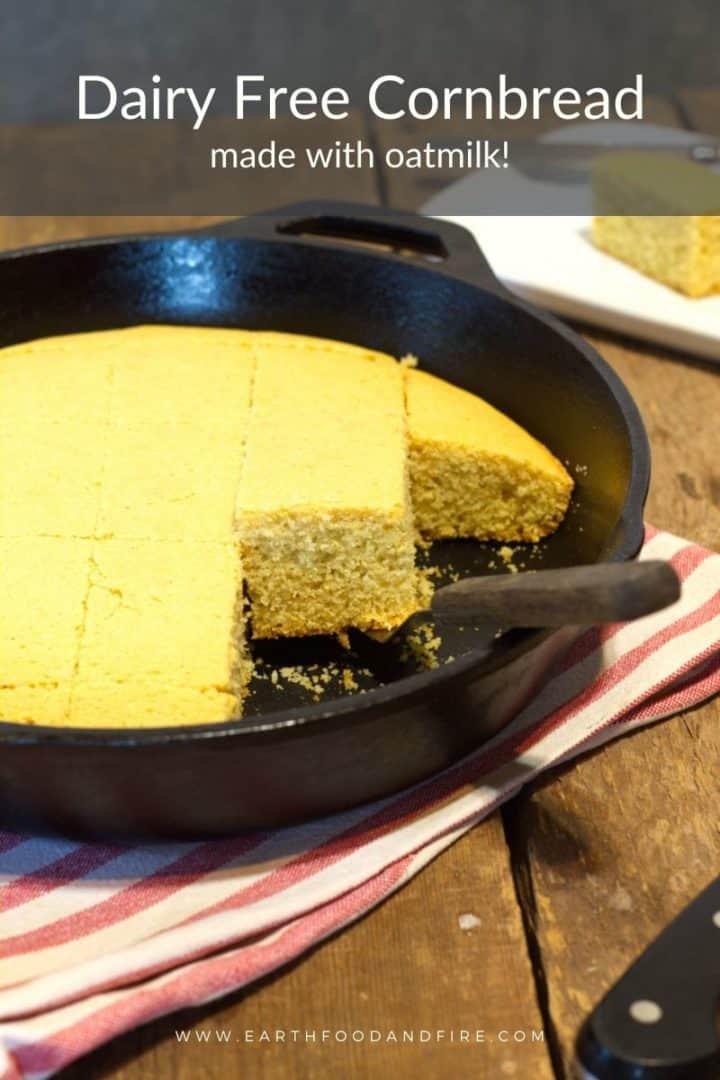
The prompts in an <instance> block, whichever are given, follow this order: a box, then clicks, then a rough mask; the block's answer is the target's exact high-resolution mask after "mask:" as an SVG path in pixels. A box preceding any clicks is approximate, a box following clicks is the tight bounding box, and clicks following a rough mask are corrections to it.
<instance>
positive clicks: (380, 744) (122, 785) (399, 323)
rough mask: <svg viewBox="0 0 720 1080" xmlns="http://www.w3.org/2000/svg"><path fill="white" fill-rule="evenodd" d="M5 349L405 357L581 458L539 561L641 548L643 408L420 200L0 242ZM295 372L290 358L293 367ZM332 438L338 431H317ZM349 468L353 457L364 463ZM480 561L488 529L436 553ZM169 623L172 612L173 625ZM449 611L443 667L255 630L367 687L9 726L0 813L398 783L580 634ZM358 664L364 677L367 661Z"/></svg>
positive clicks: (335, 792) (501, 718) (456, 749)
mask: <svg viewBox="0 0 720 1080" xmlns="http://www.w3.org/2000/svg"><path fill="white" fill-rule="evenodd" d="M0 297H2V313H1V316H0V344H2V345H7V344H11V343H14V342H18V341H23V340H28V339H31V338H35V337H40V336H48V335H53V334H64V333H71V332H78V331H89V330H98V329H104V328H109V327H119V326H127V325H133V324H137V323H142V322H157V323H194V324H202V325H220V326H238V327H247V328H254V329H275V330H283V331H289V332H296V333H304V334H313V335H317V336H319V337H329V338H337V339H341V340H344V341H349V342H356V343H358V344H362V345H366V346H372V347H374V348H377V349H381V350H383V351H385V352H388V353H391V354H393V355H396V356H401V355H403V354H405V353H408V352H411V353H415V354H416V355H417V356H418V357H420V359H421V362H422V365H423V367H424V368H425V369H427V370H429V371H432V372H435V373H437V374H439V375H441V376H443V377H444V378H446V379H449V380H450V381H451V382H454V383H457V384H458V385H460V386H463V387H466V388H467V389H468V390H471V391H473V392H474V393H477V394H481V395H482V396H483V397H486V398H488V399H489V400H490V401H491V402H493V403H494V404H495V405H496V406H498V407H499V408H500V409H502V410H504V411H506V412H507V413H509V414H510V415H511V416H512V417H514V418H515V419H516V420H517V421H519V422H520V423H521V424H523V425H524V426H525V427H527V428H528V429H529V430H530V431H531V432H533V433H534V434H535V435H536V436H537V437H538V438H540V439H541V440H542V441H543V442H545V443H547V444H548V445H549V446H550V447H551V448H552V449H553V450H554V452H555V453H556V454H557V455H558V456H559V457H560V458H561V459H563V460H566V461H567V462H568V463H569V464H570V466H571V467H572V468H573V469H574V470H576V479H577V491H576V495H575V498H574V501H573V506H572V508H571V511H570V513H569V515H568V517H567V519H566V521H565V523H564V524H563V525H562V527H561V528H560V530H559V531H558V533H557V534H556V535H555V536H553V537H552V538H551V539H550V540H548V541H547V542H545V543H543V544H542V545H540V546H539V547H538V548H537V549H534V548H532V549H531V548H528V549H527V550H525V551H524V552H523V553H521V555H519V556H517V557H516V561H518V562H520V563H522V562H526V564H527V565H528V566H529V567H532V566H535V567H541V566H548V567H549V566H563V565H572V564H578V563H589V562H597V561H600V560H623V559H630V558H632V557H633V556H634V555H635V554H636V553H637V551H638V549H639V547H640V544H641V542H642V536H643V519H642V512H643V504H644V499H645V495H646V491H647V485H648V476H649V451H648V445H647V439H646V436H645V432H644V429H643V425H642V421H641V419H640V416H639V414H638V411H637V409H636V407H635V405H634V403H633V401H632V400H631V398H630V396H629V394H628V393H627V391H626V390H625V388H624V386H623V385H622V384H621V382H620V381H619V380H618V378H617V377H616V376H615V375H614V374H613V372H612V371H611V370H610V368H609V367H608V366H607V365H606V364H605V363H604V362H603V361H602V360H601V359H600V357H599V356H598V355H597V354H596V353H595V352H594V350H593V349H591V348H590V346H589V345H587V344H586V343H585V342H584V341H582V339H581V338H580V337H578V336H577V335H576V334H574V333H573V332H572V331H571V330H569V329H567V328H566V327H564V326H563V325H561V324H560V323H559V322H557V321H556V320H555V319H553V318H551V317H550V316H548V315H545V314H541V313H540V312H538V311H535V310H534V309H533V308H531V307H530V306H529V305H527V304H525V303H523V302H521V301H520V300H518V299H516V298H514V297H512V296H511V295H510V294H509V293H508V292H506V290H505V289H504V288H503V287H502V286H501V285H500V284H499V283H498V281H497V280H496V279H495V278H494V277H493V275H492V273H491V271H490V269H489V267H488V265H487V263H486V261H485V259H484V257H483V255H482V253H481V252H480V250H479V249H478V247H477V246H476V244H475V242H474V240H473V239H472V237H471V236H470V234H469V233H467V232H465V231H464V230H463V229H460V228H458V227H457V226H454V225H450V224H447V223H442V222H439V221H429V220H427V219H422V218H419V217H416V216H414V215H410V214H401V213H396V212H390V211H387V210H380V209H376V208H370V207H363V206H354V205H346V204H325V205H322V204H305V205H301V206H292V207H288V208H285V209H282V210H279V211H276V212H273V213H272V214H269V215H263V216H260V217H256V218H251V219H245V220H243V221H240V222H233V223H231V224H227V225H222V226H221V227H218V228H215V229H213V230H209V231H205V232H202V233H195V234H185V235H168V236H146V237H139V238H132V239H119V240H112V241H101V242H89V243H87V242H83V243H70V244H60V245H57V246H53V247H48V248H43V249H34V250H31V251H25V252H18V253H14V254H10V255H7V256H5V257H3V258H2V259H0ZM288 377H289V378H291V377H292V373H291V372H289V373H288ZM328 452H330V453H331V452H332V448H331V447H329V448H328ZM360 467H362V465H361V464H360ZM430 559H431V561H432V562H433V563H435V564H438V565H439V566H440V567H441V569H442V570H443V572H444V573H445V574H446V576H449V575H450V573H455V574H458V573H459V574H461V575H467V574H472V573H485V572H492V571H493V570H497V569H498V568H499V564H500V562H501V560H500V558H499V556H498V552H497V545H492V544H478V543H475V542H471V541H454V542H448V543H443V544H437V545H435V547H434V549H433V551H432V552H431V554H430ZM168 629H169V632H171V631H172V628H171V627H169V628H168ZM494 630H495V628H488V627H465V628H463V629H462V630H460V629H458V628H453V627H448V626H446V627H444V628H443V630H442V637H443V645H442V650H441V652H442V658H443V659H447V658H448V657H449V656H454V657H455V659H454V660H453V661H452V662H449V663H446V664H442V665H441V666H440V667H439V668H437V669H436V670H430V671H423V670H417V669H415V668H413V667H412V665H410V668H408V665H407V663H404V662H401V661H400V660H399V659H398V658H397V657H396V656H395V655H394V654H392V653H387V652H386V651H382V650H375V651H373V650H372V649H370V650H369V651H368V654H367V655H363V646H362V644H361V645H360V651H359V654H358V656H357V657H355V658H349V659H348V657H346V656H338V647H337V646H336V645H334V644H333V643H332V642H329V641H328V640H326V639H315V640H313V641H309V642H308V641H305V642H295V643H292V642H289V643H288V642H286V643H274V644H266V645H263V644H262V643H261V644H260V645H259V646H257V647H256V654H257V658H258V661H259V666H260V670H261V671H262V670H263V667H262V665H263V662H264V663H265V665H266V667H265V669H264V670H265V671H267V669H268V668H269V667H272V666H273V665H274V664H279V665H283V664H285V665H287V664H292V663H295V662H298V661H300V660H316V659H323V658H325V659H330V660H333V659H334V660H338V659H340V660H341V661H342V663H343V664H345V665H348V666H350V667H351V668H353V670H354V671H355V672H356V673H357V679H358V682H360V683H361V685H362V686H363V687H364V688H366V689H367V692H366V693H362V694H357V693H354V694H353V693H350V694H348V693H343V692H342V690H341V689H340V688H338V687H337V686H334V687H331V689H330V691H329V692H326V694H325V695H324V696H323V697H322V698H321V700H320V701H318V702H314V701H313V700H312V698H311V696H309V695H308V693H307V691H305V690H303V689H302V688H300V687H294V686H292V685H288V686H286V688H285V690H284V691H282V692H279V691H278V690H277V689H276V688H274V687H273V686H272V683H270V682H269V681H265V680H262V679H258V680H256V686H255V692H254V694H253V697H252V699H251V701H250V703H249V706H248V710H247V715H246V717H245V718H243V719H242V720H239V721H237V722H232V723H227V724H224V725H214V726H204V727H192V728H166V729H162V730H160V729H156V730H122V731H120V730H115V731H113V730H109V731H108V730H100V729H99V730H96V731H87V730H84V731H78V730H70V729H57V728H42V727H28V726H21V725H15V724H10V723H0V820H1V821H2V823H3V824H4V825H6V826H7V825H12V826H15V827H31V828H43V829H54V830H61V831H64V832H66V833H70V834H84V835H102V834H116V835H118V834H120V835H145V836H186V837H189V836H199V835H211V834H218V833H223V832H227V831H234V830H238V829H244V828H248V827H256V826H273V825H278V824H283V823H290V822H296V821H299V820H302V819H305V818H311V817H313V816H316V815H323V814H328V813H331V812H334V811H337V810H340V809H343V808H346V807H350V806H352V805H354V804H357V803H360V802H363V801H366V800H370V799H374V798H377V797H379V796H382V795H386V794H388V793H390V792H393V791H396V790H399V789H400V788H402V787H405V786H407V785H410V784H412V783H414V782H416V781H418V780H420V779H421V778H424V777H427V776H429V775H430V774H432V773H434V772H436V771H437V770H439V769H442V768H443V767H445V766H447V765H449V764H450V763H452V762H454V761H456V760H457V759H458V758H460V757H461V756H462V755H464V754H466V753H468V752H469V751H470V750H472V749H474V748H475V747H477V746H478V745H479V744H481V743H482V742H483V741H484V740H487V739H488V738H489V737H490V736H491V735H493V734H494V733H495V732H497V731H498V729H499V728H500V727H502V726H503V725H504V724H506V723H507V722H508V720H509V719H510V718H511V717H512V716H513V715H514V714H515V713H516V712H517V710H518V709H519V707H520V706H521V705H522V704H523V703H524V702H525V701H526V700H527V699H528V698H529V696H530V695H531V694H532V693H534V691H535V690H536V689H537V687H538V686H539V685H540V684H541V683H542V681H543V680H544V678H545V677H546V676H547V674H548V671H549V668H550V666H551V665H552V663H553V662H554V661H555V660H556V658H558V656H559V655H560V654H561V653H562V652H563V651H564V650H565V649H567V647H568V645H569V643H570V641H571V640H572V638H573V636H574V635H575V633H576V631H574V630H572V629H568V630H561V631H556V632H553V633H550V632H543V631H532V632H531V631H520V632H514V633H512V634H507V635H505V636H504V637H502V638H501V639H500V641H499V642H498V643H495V644H492V646H491V643H492V642H493V634H494ZM361 672H364V673H361Z"/></svg>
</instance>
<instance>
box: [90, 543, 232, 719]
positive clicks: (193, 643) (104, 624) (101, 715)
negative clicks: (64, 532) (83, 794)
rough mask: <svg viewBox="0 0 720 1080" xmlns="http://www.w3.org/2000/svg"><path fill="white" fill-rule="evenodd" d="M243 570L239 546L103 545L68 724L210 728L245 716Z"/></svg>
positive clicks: (95, 562)
mask: <svg viewBox="0 0 720 1080" xmlns="http://www.w3.org/2000/svg"><path fill="white" fill-rule="evenodd" d="M242 640H243V619H242V573H241V566H240V561H239V559H238V557H237V551H236V548H235V545H234V544H232V543H229V542H228V543H225V544H221V543H195V542H191V541H187V542H163V541H154V540H99V541H97V542H96V543H95V546H94V548H93V554H92V563H91V570H90V584H89V592H88V597H87V605H86V616H85V625H84V629H83V634H82V641H81V644H80V654H79V663H78V667H77V676H76V679H75V681H74V685H73V690H72V695H71V700H70V715H69V723H70V724H72V725H77V726H83V727H106V726H107V727H134V726H138V727H144V726H152V725H158V726H159V725H165V724H168V725H176V724H197V723H211V722H215V721H221V720H226V719H228V718H229V717H231V716H233V715H236V714H237V712H238V711H239V697H240V696H241V695H242V691H243V686H244V682H245V678H246V674H247V673H246V671H245V670H244V663H243V648H242Z"/></svg>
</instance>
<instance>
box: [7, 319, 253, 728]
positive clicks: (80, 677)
mask: <svg viewBox="0 0 720 1080" xmlns="http://www.w3.org/2000/svg"><path fill="white" fill-rule="evenodd" d="M209 354H211V355H212V363H208V355H209ZM253 366H254V358H253V354H252V351H251V349H250V347H249V345H248V343H247V340H246V337H245V336H244V335H242V334H231V333H229V332H227V331H215V330H192V329H188V330H187V334H184V333H183V331H182V329H180V328H171V327H137V328H133V329H129V330H120V331H107V332H101V333H95V334H83V335H73V336H72V337H67V338H62V337H59V338H50V339H47V340H45V341H37V342H31V343H28V344H27V345H24V346H14V347H13V348H11V349H7V350H3V351H2V352H0V388H1V389H2V397H1V398H0V469H1V471H2V478H3V484H2V489H1V491H0V546H1V547H2V555H3V561H2V578H3V590H2V600H0V613H1V615H2V620H3V622H2V625H1V628H2V638H0V650H1V651H0V699H1V700H0V705H1V706H2V713H1V715H2V716H3V718H5V719H8V720H20V721H23V722H35V723H48V724H70V725H77V726H92V727H98V726H108V725H109V726H113V727H123V726H125V727H127V726H144V725H165V724H185V723H187V724H192V723H200V722H211V721H216V720H225V719H227V718H228V717H229V716H231V715H234V714H237V712H238V711H239V708H240V699H241V698H242V696H243V693H244V689H245V684H246V682H247V676H248V670H247V665H246V663H245V660H244V651H243V650H244V619H243V612H242V606H243V598H242V568H241V562H240V560H239V557H238V552H237V545H236V544H235V542H234V540H233V532H232V530H233V513H234V505H235V494H236V490H237V485H238V481H239V478H240V469H241V464H242V452H243V446H244V439H245V427H246V422H247V419H248V414H249V409H250V389H251V382H252V372H253ZM26 369H27V371H26ZM28 371H29V372H31V377H29V376H28V374H27V372H28ZM48 403H50V407H49V405H48ZM5 623H7V626H5Z"/></svg>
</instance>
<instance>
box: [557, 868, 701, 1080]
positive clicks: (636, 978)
mask: <svg viewBox="0 0 720 1080" xmlns="http://www.w3.org/2000/svg"><path fill="white" fill-rule="evenodd" d="M719 996H720V877H719V878H716V880H715V881H714V882H713V883H712V884H711V885H709V886H708V887H707V888H706V889H705V890H704V892H702V893H701V894H700V895H699V896H698V897H696V899H695V900H693V902H692V903H691V904H689V906H688V907H687V908H685V910H684V911H683V912H681V914H680V915H678V916H677V918H676V919H674V920H673V921H672V922H671V923H670V925H669V926H667V927H666V929H665V930H663V932H662V933H661V934H660V936H659V937H657V938H656V939H655V941H654V942H653V943H652V944H651V945H650V946H649V947H648V948H647V949H646V950H645V952H644V953H643V954H642V956H641V957H640V958H639V959H638V960H636V961H635V963H634V964H632V965H631V967H630V968H628V970H627V971H626V972H625V974H624V975H623V976H622V978H621V979H620V981H619V982H618V983H616V984H615V986H614V987H613V988H612V989H611V990H610V991H609V992H608V993H607V994H606V995H605V997H604V998H603V999H602V1001H601V1002H600V1004H599V1005H598V1006H597V1008H596V1009H595V1011H594V1012H593V1013H592V1014H591V1015H590V1017H589V1018H588V1019H587V1020H586V1021H585V1023H584V1024H583V1026H582V1028H581V1030H580V1033H579V1035H578V1039H577V1044H576V1054H577V1060H576V1069H577V1076H578V1077H579V1078H582V1080H718V1077H720V1029H719V1028H718V1017H717V1009H718V998H719Z"/></svg>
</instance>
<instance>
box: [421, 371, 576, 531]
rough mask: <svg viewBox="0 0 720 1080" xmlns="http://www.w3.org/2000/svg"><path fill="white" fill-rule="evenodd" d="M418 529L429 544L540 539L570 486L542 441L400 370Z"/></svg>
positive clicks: (455, 392)
mask: <svg viewBox="0 0 720 1080" xmlns="http://www.w3.org/2000/svg"><path fill="white" fill-rule="evenodd" d="M405 378H406V394H407V415H408V432H409V437H410V480H411V489H412V504H413V512H414V514H415V523H416V525H417V527H418V529H419V530H420V532H421V533H422V534H424V535H425V536H427V537H430V538H441V537H453V536H465V537H476V538H477V539H480V540H486V539H492V540H539V539H540V538H541V537H543V536H546V535H547V534H548V533H551V532H553V530H554V529H556V528H557V526H558V525H559V524H560V522H561V521H562V518H563V517H564V515H565V512H566V511H567V508H568V503H569V500H570V495H571V492H572V488H573V482H572V480H571V478H570V476H569V475H568V473H567V471H566V470H565V469H564V468H563V466H562V465H561V464H560V462H559V461H558V460H557V458H555V457H553V455H552V454H551V453H550V451H549V450H547V449H546V448H545V447H544V446H543V445H542V444H541V443H539V442H538V441H537V439H534V438H533V437H532V435H530V434H529V433H528V432H527V431H525V430H524V429H523V428H521V427H520V426H519V425H518V424H516V423H514V421H512V420H510V419H509V418H508V417H507V416H505V415H503V413H501V412H498V410H497V409H494V408H493V407H492V406H491V405H488V403H487V402H486V401H483V400H482V399H481V398H479V397H476V396H475V395H474V394H470V393H468V392H467V391H466V390H461V389H459V387H457V386H453V385H452V384H450V383H447V382H445V381H444V380H442V379H438V378H436V377H435V376H434V375H430V374H428V373H427V372H424V371H419V370H417V369H413V368H407V369H406V370H405Z"/></svg>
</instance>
